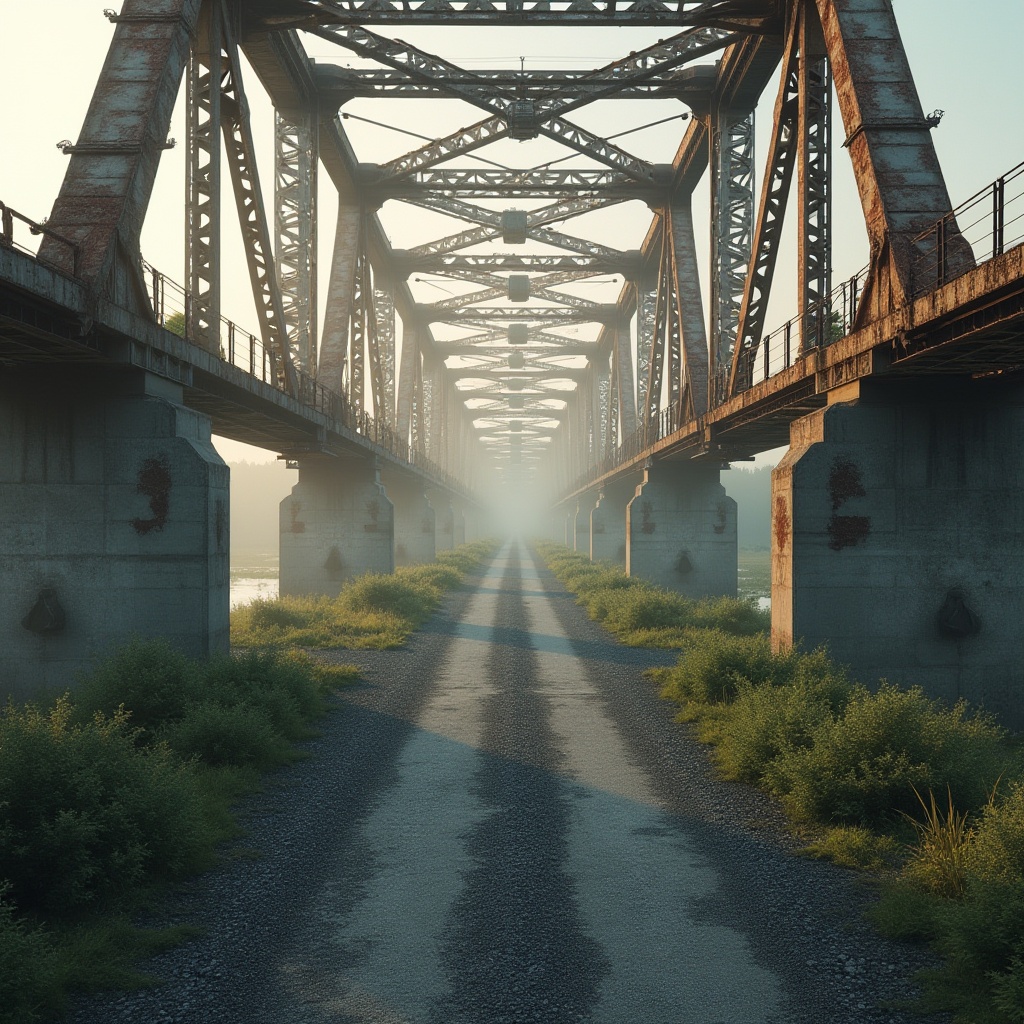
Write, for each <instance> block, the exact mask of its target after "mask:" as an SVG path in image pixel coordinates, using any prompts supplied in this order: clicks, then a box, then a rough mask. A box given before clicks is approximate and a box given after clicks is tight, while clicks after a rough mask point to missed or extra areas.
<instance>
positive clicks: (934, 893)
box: [540, 544, 1024, 1024]
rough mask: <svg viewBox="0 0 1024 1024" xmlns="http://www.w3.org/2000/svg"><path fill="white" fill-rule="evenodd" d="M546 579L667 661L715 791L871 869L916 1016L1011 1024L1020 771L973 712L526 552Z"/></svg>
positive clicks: (632, 583) (738, 606)
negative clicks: (739, 792) (729, 790)
mask: <svg viewBox="0 0 1024 1024" xmlns="http://www.w3.org/2000/svg"><path fill="white" fill-rule="evenodd" d="M540 549H541V552H542V554H543V555H544V557H545V559H546V561H547V563H548V566H549V568H550V569H551V570H552V571H553V572H554V573H555V575H556V576H557V577H558V578H559V579H560V580H561V581H562V583H563V584H564V585H565V586H566V588H567V589H569V590H570V591H572V592H573V593H575V594H576V595H577V600H578V602H579V603H580V604H581V605H583V606H584V607H585V608H586V609H587V611H588V613H589V614H590V615H591V617H592V618H594V619H596V620H597V621H599V622H601V623H603V624H604V625H605V626H607V627H608V628H609V629H610V630H611V632H612V633H614V634H615V635H616V636H617V637H618V638H619V639H620V640H621V641H622V642H623V643H627V644H633V645H644V646H657V647H671V648H679V649H680V656H679V660H678V661H677V663H676V664H675V665H674V666H672V667H670V668H665V669H656V670H652V671H651V672H649V673H648V675H649V676H650V677H651V678H652V679H653V680H654V681H655V682H656V683H657V684H658V685H659V687H660V691H661V694H662V696H663V697H664V698H665V699H667V700H670V701H673V702H674V703H675V704H677V705H678V707H679V713H678V718H679V720H680V721H684V722H691V723H693V725H694V728H695V731H696V734H697V737H698V738H699V739H700V740H701V741H703V742H705V743H709V744H712V745H713V751H712V755H713V757H714V759H715V762H716V764H717V766H718V768H719V769H720V771H721V772H722V774H723V775H724V776H725V777H726V778H729V779H735V780H738V781H743V782H748V783H753V784H755V785H758V786H760V787H762V788H764V789H766V790H767V791H768V792H769V793H771V794H772V795H773V796H775V797H777V798H778V799H779V801H780V802H781V804H782V806H783V807H784V808H785V809H786V811H787V812H788V814H789V816H790V818H791V820H792V821H793V822H794V827H795V828H796V829H797V831H798V832H799V833H800V834H803V835H805V836H807V837H810V838H811V840H812V841H811V842H810V843H809V844H808V845H807V847H806V849H805V850H804V851H803V852H804V853H805V855H808V856H813V857H822V858H827V859H829V860H832V861H834V862H836V863H837V864H841V865H843V866H845V867H850V868H855V869H859V870H866V871H870V872H873V877H874V884H875V885H876V886H877V890H878V896H879V898H878V901H877V902H876V903H875V905H874V906H873V907H872V909H871V911H870V916H871V919H872V920H873V922H874V923H875V925H876V926H877V927H878V929H879V930H880V931H881V932H882V933H883V934H885V935H888V936H890V937H893V938H900V939H907V940H914V941H926V942H928V943H930V944H931V946H932V947H933V948H934V949H935V950H936V951H937V952H938V953H940V954H941V955H942V957H943V960H944V966H943V967H942V969H941V970H937V971H933V972H927V973H926V974H924V975H923V976H922V977H921V979H920V980H921V982H922V990H923V993H924V994H923V996H922V999H921V1006H920V1008H921V1009H922V1010H925V1011H931V1010H945V1011H947V1012H948V1011H952V1012H953V1014H954V1019H955V1020H956V1021H957V1022H959V1024H1008V1022H1024V765H1022V759H1021V754H1020V749H1021V748H1020V746H1019V741H1018V740H1016V739H1015V738H1014V737H1010V736H1008V735H1007V734H1006V732H1005V731H1004V730H1003V729H1001V728H1000V727H999V726H998V725H997V724H996V723H995V721H994V720H993V719H992V718H991V717H990V716H988V715H986V714H985V713H984V712H983V711H981V710H977V709H971V708H969V707H968V706H967V705H966V704H965V703H964V702H962V701H960V702H957V703H955V704H953V705H952V706H947V705H945V704H943V703H942V702H940V701H937V700H933V699H931V698H929V697H928V696H927V695H926V694H925V693H924V691H923V690H922V689H921V688H919V687H909V688H905V687H899V686H896V685H893V684H891V683H888V682H886V681H885V680H882V681H880V682H879V683H878V684H877V685H875V686H874V687H867V686H864V685H862V684H860V683H858V682H857V681H855V680H853V679H851V678H850V676H849V674H848V672H847V671H846V670H845V669H844V668H843V667H842V666H840V665H837V664H836V663H835V662H833V661H832V660H831V659H830V658H829V656H828V653H827V652H826V651H825V650H815V651H803V650H800V649H799V648H794V649H791V650H787V651H773V650H772V649H771V643H770V640H769V637H768V633H767V630H768V627H769V621H768V617H767V615H766V614H764V613H762V612H759V611H757V609H756V608H754V607H753V606H752V605H749V604H746V603H745V602H738V601H726V600H721V599H720V600H717V601H688V600H686V599H685V598H683V597H681V596H679V595H676V594H669V593H666V592H665V591H661V590H659V589H658V588H656V587H652V586H650V585H648V584H646V583H643V582H641V581H638V580H633V579H630V578H628V577H626V576H624V575H623V574H622V572H621V571H620V570H619V569H617V568H616V567H614V566H607V565H604V566H602V565H597V564H594V563H592V562H590V560H589V559H588V558H586V556H583V555H577V554H575V553H573V552H569V551H567V550H566V549H565V548H563V547H562V546H560V545H551V544H542V545H540Z"/></svg>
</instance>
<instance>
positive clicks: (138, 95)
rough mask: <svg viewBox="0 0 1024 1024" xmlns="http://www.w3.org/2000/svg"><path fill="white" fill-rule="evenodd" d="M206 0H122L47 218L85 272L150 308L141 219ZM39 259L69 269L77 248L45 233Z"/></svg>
mask: <svg viewBox="0 0 1024 1024" xmlns="http://www.w3.org/2000/svg"><path fill="white" fill-rule="evenodd" d="M199 7H200V0H125V3H124V6H123V7H122V9H121V13H120V15H115V16H114V17H113V19H112V20H114V21H115V29H114V38H113V41H112V42H111V45H110V49H109V51H108V53H107V57H106V60H105V61H104V64H103V70H102V71H101V72H100V77H99V80H98V82H97V84H96V88H95V90H94V92H93V95H92V99H91V100H90V103H89V109H88V112H87V113H86V115H85V122H84V124H83V125H82V130H81V132H80V133H79V136H78V141H77V142H76V143H75V144H74V145H73V146H70V147H65V148H64V151H65V152H66V153H68V154H69V155H70V157H71V160H70V163H69V165H68V170H67V173H66V174H65V176H64V181H63V182H62V184H61V188H60V192H59V194H58V196H57V199H56V201H55V202H54V205H53V209H52V211H51V213H50V217H49V220H48V222H47V224H48V226H49V228H50V229H51V231H52V232H53V234H55V235H60V236H63V237H64V238H67V239H70V240H71V241H72V242H73V243H75V244H76V245H77V246H78V247H79V248H78V266H77V271H78V274H79V275H80V276H81V277H82V278H83V279H84V280H85V281H87V282H89V283H90V284H92V285H93V286H94V287H96V288H97V289H98V290H99V291H101V292H102V293H103V294H105V295H106V296H107V297H109V298H110V299H111V300H112V301H115V302H117V303H118V304H120V305H123V306H125V307H127V308H129V309H135V310H138V311H149V310H150V307H149V302H148V299H147V298H146V290H145V284H144V282H142V281H141V279H140V276H139V271H138V266H137V261H138V257H139V239H140V236H141V233H142V223H143V220H144V219H145V216H146V210H147V208H148V206H149V200H150V196H151V195H152V193H153V183H154V181H155V180H156V171H157V166H158V164H159V162H160V154H161V153H162V152H163V150H164V148H165V147H166V146H167V145H168V141H167V132H168V129H169V128H170V124H171V114H172V112H173V110H174V104H175V101H176V99H177V96H178V87H179V85H180V84H181V78H182V73H183V71H184V69H185V66H186V64H187V63H188V59H189V48H190V38H191V37H192V36H193V35H194V34H195V31H196V25H197V20H198V15H199ZM39 255H40V258H41V259H43V260H45V261H46V262H48V263H50V264H51V265H53V266H56V267H58V268H60V269H62V270H64V271H65V272H67V273H73V272H74V271H75V270H76V266H75V258H74V253H73V251H72V250H71V249H70V248H69V247H68V246H67V245H64V244H62V243H61V242H59V241H58V240H57V239H56V238H55V237H53V235H44V237H43V240H42V244H41V246H40V250H39Z"/></svg>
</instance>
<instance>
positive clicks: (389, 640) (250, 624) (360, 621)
mask: <svg viewBox="0 0 1024 1024" xmlns="http://www.w3.org/2000/svg"><path fill="white" fill-rule="evenodd" d="M494 548H495V545H494V543H493V542H491V541H477V542H475V543H472V544H464V545H462V546H460V547H458V548H456V549H454V550H453V551H443V552H440V553H439V554H438V556H437V561H436V562H432V563H430V564H429V565H417V566H406V567H403V568H400V569H397V570H395V572H394V573H391V574H386V573H370V574H367V575H365V576H360V577H358V578H357V579H354V580H352V581H351V582H350V583H348V584H346V585H345V586H344V587H343V588H342V590H341V593H340V594H339V595H338V596H337V597H335V598H330V597H278V598H258V599H257V600H255V601H252V602H250V603H249V604H247V605H243V606H242V607H241V608H236V609H235V610H234V611H233V612H232V614H231V642H232V644H234V645H236V646H238V647H279V648H291V647H306V648H317V649H323V648H329V647H346V648H350V649H359V648H375V649H383V648H389V647H400V646H401V645H402V644H403V643H404V642H405V640H406V638H407V637H408V636H409V634H410V633H411V632H412V631H413V630H414V629H416V628H417V627H419V626H420V625H422V624H423V623H424V622H425V621H426V620H427V618H429V617H430V615H431V614H432V613H433V611H434V609H435V608H436V607H437V605H438V603H439V602H440V600H441V598H442V596H443V595H444V594H445V592H447V591H449V590H452V589H453V588H455V587H457V586H459V584H460V583H461V582H462V578H463V576H464V574H465V573H467V572H472V571H473V570H474V569H476V568H478V567H479V566H480V565H481V564H482V562H483V561H484V560H485V559H486V558H488V557H489V556H490V555H491V554H492V553H493V552H494Z"/></svg>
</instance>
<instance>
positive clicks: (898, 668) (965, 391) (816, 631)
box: [772, 381, 1024, 729]
mask: <svg viewBox="0 0 1024 1024" xmlns="http://www.w3.org/2000/svg"><path fill="white" fill-rule="evenodd" d="M831 397H832V402H831V403H830V404H829V405H828V406H827V407H826V408H825V409H822V410H820V411H819V412H815V413H813V414H811V415H810V416H807V417H804V418H803V419H801V420H797V421H796V422H795V423H794V424H793V425H792V428H791V434H790V437H791V442H790V443H791V447H790V450H789V452H788V454H787V455H786V457H785V458H784V459H783V460H782V462H780V463H779V465H778V467H777V468H776V470H775V471H774V472H773V474H772V637H773V640H774V642H775V644H776V645H777V646H780V647H782V646H788V645H789V644H791V643H792V642H793V641H794V639H802V641H803V643H804V644H805V646H807V647H809V648H812V647H815V646H817V645H819V644H823V643H824V644H827V645H828V648H829V650H830V651H831V653H832V655H833V657H835V658H836V659H837V660H838V661H840V662H842V663H844V664H848V665H850V666H851V668H852V670H853V674H854V676H855V677H856V678H858V679H860V680H861V681H862V682H864V683H865V684H867V685H869V686H873V685H875V684H876V682H877V680H878V679H879V678H881V677H884V678H887V679H889V680H893V681H897V682H899V683H902V684H906V685H913V684H919V685H921V686H922V687H924V688H925V690H927V691H928V693H930V694H931V695H932V696H936V697H941V698H944V699H945V700H947V701H950V702H952V701H955V700H956V699H958V698H960V697H964V698H966V699H967V700H969V701H971V702H972V703H977V704H983V705H985V706H986V707H987V708H988V709H989V710H991V711H993V712H996V713H997V714H999V715H1000V716H1001V717H1002V718H1003V720H1004V721H1005V723H1006V724H1007V725H1009V726H1010V727H1011V728H1015V729H1019V728H1022V727H1024V700H1022V698H1021V694H1022V693H1024V648H1022V647H1021V643H1020V636H1021V622H1022V621H1024V464H1022V461H1021V454H1020V453H1021V451H1022V450H1024V390H1022V389H1021V388H1020V387H1019V386H1018V387H1016V388H1014V387H1011V386H1007V385H1005V384H1000V383H999V382H996V381H993V382H987V383H982V382H974V383H971V384H969V385H963V384H959V385H956V384H952V383H951V384H948V385H945V386H943V385H940V384H936V383H931V384H929V385H928V387H927V390H924V389H923V386H919V387H918V388H912V386H911V384H910V383H909V382H907V381H899V382H898V390H897V388H896V386H894V385H890V386H886V385H885V383H883V382H881V381H878V382H862V384H861V385H856V384H854V385H851V386H848V387H847V388H845V389H843V391H842V392H841V393H839V394H836V393H833V396H831Z"/></svg>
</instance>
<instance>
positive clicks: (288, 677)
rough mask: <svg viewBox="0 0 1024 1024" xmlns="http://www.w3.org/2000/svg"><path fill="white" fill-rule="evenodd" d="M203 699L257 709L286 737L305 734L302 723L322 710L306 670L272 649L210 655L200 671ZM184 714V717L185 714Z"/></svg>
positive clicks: (315, 687) (319, 697) (321, 703)
mask: <svg viewBox="0 0 1024 1024" xmlns="http://www.w3.org/2000/svg"><path fill="white" fill-rule="evenodd" d="M203 697H204V702H207V703H208V702H210V701H216V702H218V703H220V704H222V705H224V706H225V707H237V706H239V705H242V704H247V705H249V706H251V707H255V708H259V709H260V710H261V711H262V712H263V713H264V714H265V715H266V716H267V718H268V720H269V721H270V724H271V725H272V726H273V728H274V730H275V731H276V732H278V733H280V734H281V735H282V736H286V737H287V738H288V739H291V740H296V739H301V738H302V737H303V736H305V735H306V722H307V721H308V720H309V719H311V718H315V717H317V716H318V715H320V714H321V713H322V712H323V708H324V703H323V697H322V696H321V692H320V687H319V685H318V684H317V682H316V680H315V679H314V678H313V676H312V674H311V672H310V671H309V669H308V668H307V667H306V666H305V665H303V664H302V663H300V662H296V661H290V660H288V659H285V658H284V657H282V656H281V655H280V654H277V653H275V652H273V651H247V652H245V653H243V654H239V655H236V656H234V657H221V658H214V659H213V660H212V661H210V662H209V663H208V665H206V666H205V669H204V672H203ZM186 717H188V716H186Z"/></svg>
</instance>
